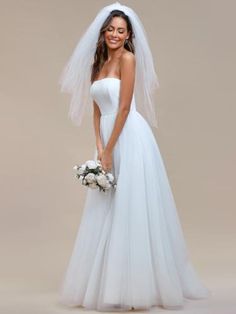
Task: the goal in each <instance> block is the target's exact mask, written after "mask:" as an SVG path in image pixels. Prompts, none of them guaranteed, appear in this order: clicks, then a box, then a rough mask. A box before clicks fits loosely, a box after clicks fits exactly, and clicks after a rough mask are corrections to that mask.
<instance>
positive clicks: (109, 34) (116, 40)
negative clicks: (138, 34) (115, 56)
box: [104, 16, 129, 49]
mask: <svg viewBox="0 0 236 314" xmlns="http://www.w3.org/2000/svg"><path fill="white" fill-rule="evenodd" d="M128 37H129V34H128V32H127V25H126V21H125V20H124V19H123V18H122V17H118V16H116V17H113V19H112V20H111V22H110V24H109V25H108V27H107V29H106V31H105V33H104V38H105V42H106V45H107V46H108V48H110V49H117V48H119V47H121V46H124V43H125V40H126V39H127V38H128Z"/></svg>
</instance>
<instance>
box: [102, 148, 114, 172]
mask: <svg viewBox="0 0 236 314" xmlns="http://www.w3.org/2000/svg"><path fill="white" fill-rule="evenodd" d="M101 164H102V168H103V170H104V171H109V170H111V168H112V152H110V151H107V150H106V149H104V150H103V152H102V158H101Z"/></svg>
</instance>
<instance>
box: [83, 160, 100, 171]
mask: <svg viewBox="0 0 236 314" xmlns="http://www.w3.org/2000/svg"><path fill="white" fill-rule="evenodd" d="M85 164H86V166H88V168H89V169H96V168H97V163H96V162H95V161H94V160H87V161H86V163H85Z"/></svg>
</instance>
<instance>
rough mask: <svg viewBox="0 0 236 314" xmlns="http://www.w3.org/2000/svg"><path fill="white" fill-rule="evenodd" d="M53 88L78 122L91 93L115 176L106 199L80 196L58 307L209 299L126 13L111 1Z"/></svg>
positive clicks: (106, 163) (144, 60)
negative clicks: (65, 96) (189, 245)
mask: <svg viewBox="0 0 236 314" xmlns="http://www.w3.org/2000/svg"><path fill="white" fill-rule="evenodd" d="M94 32H95V33H94ZM61 83H62V90H64V91H65V90H66V91H69V92H71V93H72V102H71V108H70V117H71V119H72V120H73V121H74V122H76V124H77V125H80V124H81V121H82V116H83V113H84V111H85V108H86V106H88V103H89V101H90V98H89V97H91V99H92V102H93V122H94V130H95V136H96V149H95V155H94V156H95V158H97V159H100V160H101V163H102V167H103V169H104V170H106V171H108V170H109V171H111V172H112V173H113V174H114V176H115V178H116V179H117V186H116V189H110V190H108V191H107V192H108V193H102V192H100V191H98V190H92V189H88V190H87V196H86V203H85V206H84V210H83V215H82V219H81V224H80V228H79V231H78V235H77V238H76V241H75V246H74V249H73V252H72V256H71V258H70V261H69V265H68V268H67V272H66V274H65V277H64V279H63V283H62V286H61V299H60V301H61V303H63V304H66V305H69V306H79V305H81V306H84V307H85V308H88V309H92V310H99V311H116V310H117V311H125V310H131V309H149V308H151V307H152V306H162V307H164V308H169V309H176V308H179V307H182V306H183V304H184V299H185V298H188V299H200V298H205V297H207V296H208V295H209V290H208V289H207V288H206V287H205V286H204V285H203V284H202V283H201V282H200V280H199V279H198V276H197V274H196V273H195V270H194V268H193V266H192V264H191V262H190V260H189V258H188V254H187V249H186V245H185V240H184V236H183V232H182V229H181V225H180V221H179V217H178V214H177V209H176V206H175V202H174V198H173V195H172V191H171V187H170V185H169V182H168V177H167V174H166V170H165V166H164V163H163V160H162V157H161V154H160V152H159V148H158V145H157V143H156V140H155V137H154V135H153V133H152V131H151V128H150V126H149V124H148V122H149V123H150V125H151V126H156V117H155V112H154V106H153V101H152V98H151V95H152V91H153V88H154V87H157V86H159V84H158V80H157V76H156V73H155V70H154V66H153V60H152V55H151V52H150V49H149V46H148V42H147V39H146V36H145V31H144V29H143V26H142V24H141V22H140V20H139V18H138V17H137V15H136V14H135V13H134V11H133V10H132V9H130V8H128V7H126V6H123V5H121V4H120V3H119V2H116V3H114V4H112V5H110V6H107V7H105V8H103V9H102V10H101V11H100V12H99V14H98V15H97V17H96V18H95V20H94V21H93V23H92V24H91V25H90V27H89V29H88V30H87V32H86V33H85V35H84V36H83V37H82V39H81V40H80V42H79V44H78V45H77V47H76V49H75V51H74V54H73V55H72V57H71V59H70V61H69V63H68V65H67V67H66V69H65V71H64V73H63V77H62V81H61ZM90 104H91V103H90ZM140 112H142V114H141V113H140ZM144 117H146V119H145V118H144Z"/></svg>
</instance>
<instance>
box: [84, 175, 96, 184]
mask: <svg viewBox="0 0 236 314" xmlns="http://www.w3.org/2000/svg"><path fill="white" fill-rule="evenodd" d="M85 179H86V181H87V182H88V183H93V182H96V178H95V174H94V173H88V174H87V175H86V176H85Z"/></svg>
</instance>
